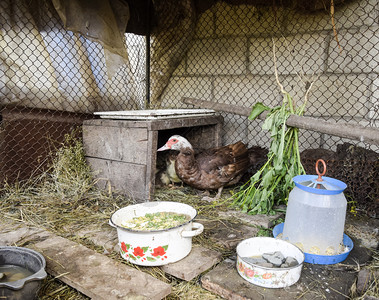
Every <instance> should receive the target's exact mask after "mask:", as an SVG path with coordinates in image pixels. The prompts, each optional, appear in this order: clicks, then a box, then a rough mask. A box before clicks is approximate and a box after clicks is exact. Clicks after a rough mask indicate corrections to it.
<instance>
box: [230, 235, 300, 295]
mask: <svg viewBox="0 0 379 300" xmlns="http://www.w3.org/2000/svg"><path fill="white" fill-rule="evenodd" d="M236 251H237V271H238V273H239V274H240V275H241V277H242V278H243V279H245V280H247V281H248V282H251V283H253V284H255V285H258V286H261V287H267V288H284V287H287V286H291V285H293V284H295V283H296V282H297V281H298V280H299V278H300V275H301V270H302V267H303V262H304V253H303V252H302V251H301V250H300V249H299V248H298V247H296V246H294V245H292V244H291V243H289V242H286V241H283V240H279V239H274V238H270V237H254V238H250V239H246V240H243V241H242V242H240V243H239V244H238V246H237V249H236ZM275 251H280V252H281V253H282V254H283V255H284V257H287V256H292V257H294V258H296V260H297V261H298V263H299V264H298V265H296V266H294V267H289V268H265V267H262V266H258V265H255V264H250V263H247V262H245V261H244V260H243V259H242V258H243V257H252V256H260V255H262V254H263V253H271V252H275Z"/></svg>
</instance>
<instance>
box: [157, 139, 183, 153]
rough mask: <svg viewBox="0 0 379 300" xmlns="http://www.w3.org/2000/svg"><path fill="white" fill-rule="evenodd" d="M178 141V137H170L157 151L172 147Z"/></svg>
mask: <svg viewBox="0 0 379 300" xmlns="http://www.w3.org/2000/svg"><path fill="white" fill-rule="evenodd" d="M178 142H179V139H178V138H176V137H171V138H170V139H169V140H168V141H167V143H166V144H165V145H164V146H162V147H160V148H159V149H158V150H157V151H164V150H169V149H172V146H173V145H175V144H177V143H178Z"/></svg>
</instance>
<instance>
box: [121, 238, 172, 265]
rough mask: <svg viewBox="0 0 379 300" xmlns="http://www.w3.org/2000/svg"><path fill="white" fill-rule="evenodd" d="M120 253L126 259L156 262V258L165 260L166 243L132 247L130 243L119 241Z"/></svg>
mask: <svg viewBox="0 0 379 300" xmlns="http://www.w3.org/2000/svg"><path fill="white" fill-rule="evenodd" d="M119 245H120V252H121V255H122V256H123V257H124V258H125V259H127V260H129V259H130V260H133V261H140V262H144V261H149V262H156V261H157V260H165V259H167V255H166V254H167V249H168V245H164V246H158V247H154V248H151V247H150V246H146V247H142V246H137V247H134V246H132V245H131V244H127V243H125V242H121V243H119Z"/></svg>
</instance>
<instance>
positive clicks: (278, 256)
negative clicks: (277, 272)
mask: <svg viewBox="0 0 379 300" xmlns="http://www.w3.org/2000/svg"><path fill="white" fill-rule="evenodd" d="M242 260H243V261H244V262H246V263H248V264H251V265H258V266H260V267H265V268H290V267H294V266H297V265H298V264H299V263H298V261H297V260H296V258H294V257H292V256H287V257H284V255H283V254H282V253H281V252H280V251H276V252H272V253H263V254H262V256H254V257H242Z"/></svg>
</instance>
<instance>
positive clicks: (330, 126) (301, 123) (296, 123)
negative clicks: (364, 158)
mask: <svg viewBox="0 0 379 300" xmlns="http://www.w3.org/2000/svg"><path fill="white" fill-rule="evenodd" d="M182 102H183V103H185V104H191V105H194V106H196V107H199V108H207V109H214V110H216V111H222V112H226V113H232V114H237V115H241V116H249V115H250V112H251V108H246V107H241V106H237V105H230V104H224V103H217V102H212V101H207V100H200V99H194V98H182ZM266 116H267V111H266V112H263V113H262V114H260V115H259V116H258V118H259V119H261V120H264V119H265V118H266ZM286 124H287V126H291V127H297V128H301V129H307V130H312V131H318V132H321V133H326V134H330V135H335V136H339V137H343V138H349V139H352V140H357V141H360V142H365V143H369V144H373V145H379V128H375V127H364V126H361V125H355V124H354V125H352V124H349V123H342V122H339V123H337V122H335V121H324V120H322V119H316V118H312V117H304V116H297V115H291V116H290V117H289V118H288V119H287V122H286Z"/></svg>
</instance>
